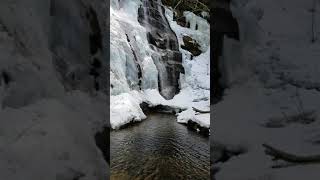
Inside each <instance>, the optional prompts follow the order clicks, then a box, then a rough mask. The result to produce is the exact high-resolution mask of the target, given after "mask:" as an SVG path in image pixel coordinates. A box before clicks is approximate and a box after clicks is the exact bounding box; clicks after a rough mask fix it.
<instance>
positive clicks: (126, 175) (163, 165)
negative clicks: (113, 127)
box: [110, 113, 210, 180]
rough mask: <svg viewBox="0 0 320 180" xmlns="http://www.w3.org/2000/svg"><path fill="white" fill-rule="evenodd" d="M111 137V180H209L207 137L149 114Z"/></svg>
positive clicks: (167, 118) (168, 117)
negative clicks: (145, 118)
mask: <svg viewBox="0 0 320 180" xmlns="http://www.w3.org/2000/svg"><path fill="white" fill-rule="evenodd" d="M110 136H111V152H110V153H111V179H112V180H122V179H123V180H126V179H130V180H134V179H141V180H142V179H159V180H171V179H172V180H176V179H183V180H187V179H190V180H191V179H192V180H198V179H199V180H200V179H202V180H209V179H210V146H209V138H208V137H203V136H201V135H199V134H197V133H196V132H193V131H190V130H188V129H187V127H186V126H184V125H182V124H178V123H177V122H176V117H175V116H173V115H168V114H159V113H153V114H149V115H148V119H147V120H144V121H143V122H142V123H139V124H138V125H135V126H131V127H128V128H126V129H122V130H119V131H112V132H111V133H110Z"/></svg>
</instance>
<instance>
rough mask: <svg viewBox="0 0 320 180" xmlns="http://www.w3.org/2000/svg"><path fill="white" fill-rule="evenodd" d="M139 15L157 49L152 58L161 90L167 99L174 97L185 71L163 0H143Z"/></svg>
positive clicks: (149, 38) (139, 19)
mask: <svg viewBox="0 0 320 180" xmlns="http://www.w3.org/2000/svg"><path fill="white" fill-rule="evenodd" d="M138 15H139V16H138V21H139V23H140V24H141V25H143V26H145V27H147V30H148V32H147V38H148V41H149V43H150V45H151V47H152V48H153V50H155V53H154V54H153V55H152V58H153V61H154V63H155V65H156V67H157V69H158V72H159V75H158V88H159V92H160V94H161V95H162V96H163V97H164V98H165V99H172V98H173V96H174V95H176V94H177V93H179V91H180V89H179V79H180V78H179V76H180V73H184V69H183V66H182V55H181V53H180V52H179V43H178V39H177V37H176V35H175V33H174V32H173V31H172V29H171V28H170V25H169V22H168V21H167V19H166V17H165V9H164V7H163V6H162V4H161V1H158V0H149V1H147V0H145V1H143V5H142V6H141V7H140V8H139V10H138Z"/></svg>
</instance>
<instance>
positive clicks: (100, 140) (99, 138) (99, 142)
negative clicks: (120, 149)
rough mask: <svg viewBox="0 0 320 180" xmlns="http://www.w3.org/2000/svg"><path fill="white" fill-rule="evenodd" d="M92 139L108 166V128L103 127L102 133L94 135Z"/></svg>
mask: <svg viewBox="0 0 320 180" xmlns="http://www.w3.org/2000/svg"><path fill="white" fill-rule="evenodd" d="M94 139H95V143H96V146H97V147H98V148H99V149H100V151H101V152H102V155H103V158H104V160H105V161H106V162H107V163H108V164H110V148H109V146H110V128H109V127H104V128H103V129H102V131H100V132H97V133H96V134H95V136H94Z"/></svg>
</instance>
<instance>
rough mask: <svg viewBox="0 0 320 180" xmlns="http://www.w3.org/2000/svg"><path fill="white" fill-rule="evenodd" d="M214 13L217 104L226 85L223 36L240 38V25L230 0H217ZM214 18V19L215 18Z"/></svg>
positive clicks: (214, 64) (213, 86)
mask: <svg viewBox="0 0 320 180" xmlns="http://www.w3.org/2000/svg"><path fill="white" fill-rule="evenodd" d="M212 12H213V14H212V15H211V16H210V17H211V18H212V19H211V22H215V23H214V25H213V26H211V29H210V31H211V35H212V38H211V45H212V47H213V51H212V52H211V53H212V54H211V55H212V56H211V57H213V63H211V66H212V68H211V69H212V70H213V72H212V78H211V84H212V90H213V93H211V99H212V101H211V103H212V104H216V103H217V102H219V101H220V100H221V99H222V97H223V94H224V89H225V87H224V86H223V83H222V82H221V78H222V76H223V74H222V70H221V68H222V67H221V56H222V52H223V37H224V36H228V37H229V38H232V39H235V40H239V26H238V22H237V20H236V19H235V18H234V17H233V16H232V12H231V10H230V0H217V3H215V6H214V7H213V10H212ZM213 18H214V19H213Z"/></svg>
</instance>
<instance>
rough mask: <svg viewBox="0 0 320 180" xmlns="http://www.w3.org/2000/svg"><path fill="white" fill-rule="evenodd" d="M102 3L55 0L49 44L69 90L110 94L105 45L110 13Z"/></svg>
mask: <svg viewBox="0 0 320 180" xmlns="http://www.w3.org/2000/svg"><path fill="white" fill-rule="evenodd" d="M101 4H103V2H100V3H99V2H98V1H96V0H95V1H91V2H90V1H78V0H71V1H68V2H65V1H63V0H52V1H51V4H50V5H51V7H50V16H51V24H52V28H51V29H50V39H49V46H50V50H51V51H52V54H53V63H54V66H55V69H56V71H57V72H59V74H60V79H61V81H62V82H63V85H64V87H65V89H66V90H74V89H78V90H82V91H86V92H88V91H103V92H104V93H106V94H108V93H107V91H108V82H107V79H108V78H107V77H108V74H107V73H108V72H107V71H105V68H104V67H106V66H107V61H105V60H104V59H105V57H107V56H106V53H107V49H106V48H105V45H104V44H103V43H104V42H105V43H106V40H105V39H103V38H104V36H108V34H107V33H106V32H107V29H106V25H105V24H103V22H105V19H103V18H105V17H106V16H107V15H106V14H105V13H107V12H106V9H104V8H105V7H103V6H101ZM66 7H73V8H66Z"/></svg>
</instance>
